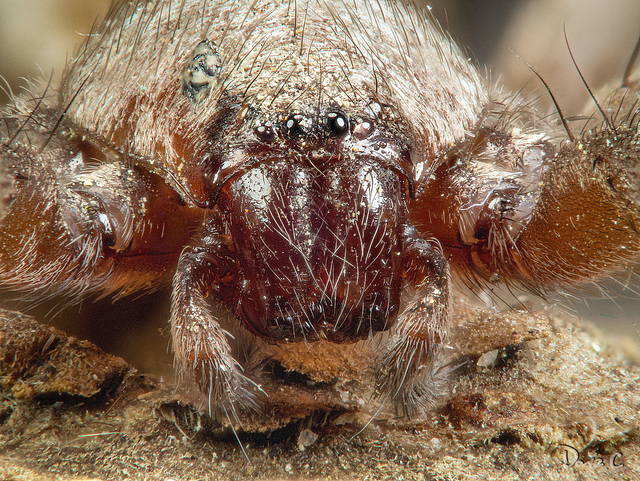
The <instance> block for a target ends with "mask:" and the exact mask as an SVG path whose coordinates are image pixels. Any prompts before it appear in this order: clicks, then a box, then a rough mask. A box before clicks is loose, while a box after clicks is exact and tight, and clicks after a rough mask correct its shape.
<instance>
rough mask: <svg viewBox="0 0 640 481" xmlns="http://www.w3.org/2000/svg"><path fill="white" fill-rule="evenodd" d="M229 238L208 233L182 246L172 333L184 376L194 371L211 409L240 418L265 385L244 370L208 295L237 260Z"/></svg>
mask: <svg viewBox="0 0 640 481" xmlns="http://www.w3.org/2000/svg"><path fill="white" fill-rule="evenodd" d="M224 240H225V238H224V237H223V236H219V235H207V236H205V237H204V238H203V239H202V241H201V243H200V245H198V246H195V247H188V248H187V249H185V250H184V251H183V252H182V255H181V256H180V260H179V262H178V268H177V273H176V275H175V277H174V281H173V297H172V304H171V334H172V340H173V349H174V351H175V363H176V368H177V372H178V374H179V375H180V376H185V375H186V376H191V377H192V378H193V379H195V381H196V383H197V384H198V387H199V388H200V390H201V391H202V392H203V393H204V394H205V396H206V397H207V400H208V409H209V413H210V414H211V415H212V416H214V417H217V418H223V416H224V417H226V418H227V419H228V420H229V422H231V421H232V419H233V420H236V421H237V409H247V408H248V409H253V408H255V407H256V399H255V398H256V395H257V394H258V393H260V392H261V389H260V386H258V385H257V384H256V383H254V382H253V381H251V380H250V379H249V378H247V377H246V376H245V375H244V374H243V373H242V371H243V370H242V367H241V365H240V364H239V363H238V361H236V360H235V359H234V358H233V356H232V354H231V346H230V344H229V338H231V337H232V336H231V334H229V333H228V332H226V331H225V330H224V329H223V328H222V327H221V326H220V324H219V322H218V319H217V318H216V317H215V316H214V315H213V313H212V312H211V309H210V307H209V303H208V301H207V297H208V296H209V295H211V294H213V297H217V296H216V294H217V292H216V291H218V290H219V289H220V285H221V283H222V282H223V280H224V278H225V276H227V275H228V274H229V271H230V267H231V265H232V263H233V259H232V257H231V253H230V250H229V248H228V247H227V245H226V243H225V242H224Z"/></svg>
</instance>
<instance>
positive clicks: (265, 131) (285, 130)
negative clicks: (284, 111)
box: [254, 112, 374, 142]
mask: <svg viewBox="0 0 640 481" xmlns="http://www.w3.org/2000/svg"><path fill="white" fill-rule="evenodd" d="M312 125H313V122H312V121H311V119H310V118H308V117H305V116H304V115H302V114H292V115H290V116H289V117H287V118H286V119H285V120H284V121H282V122H272V121H266V122H262V123H260V124H259V125H258V126H257V127H256V128H255V129H254V132H255V134H256V136H257V137H258V139H260V140H261V141H262V142H270V141H273V140H275V139H276V137H277V135H278V134H280V135H281V136H283V137H289V138H296V137H303V136H305V135H309V134H310V133H312V132H313V128H312ZM318 125H319V126H320V127H321V128H322V129H323V130H324V132H326V133H327V134H328V135H329V137H331V138H334V139H343V138H345V137H347V136H348V135H349V134H351V135H353V136H354V137H356V138H357V139H359V140H362V139H365V138H367V137H369V136H370V135H371V134H372V133H373V130H374V125H373V123H372V122H371V121H369V120H358V121H356V120H350V119H349V117H348V116H347V115H346V114H344V113H342V112H329V113H328V114H327V115H326V116H325V117H324V119H322V120H321V121H320V122H318Z"/></svg>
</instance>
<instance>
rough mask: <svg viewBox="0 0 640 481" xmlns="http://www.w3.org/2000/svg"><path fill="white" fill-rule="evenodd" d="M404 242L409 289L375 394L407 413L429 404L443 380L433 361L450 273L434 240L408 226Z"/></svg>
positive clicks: (442, 333)
mask: <svg viewBox="0 0 640 481" xmlns="http://www.w3.org/2000/svg"><path fill="white" fill-rule="evenodd" d="M406 242H407V244H406V246H407V247H406V249H405V255H404V266H405V267H404V270H405V276H406V277H407V280H408V281H409V284H410V286H411V290H412V294H411V295H410V300H409V302H408V304H407V306H406V307H405V309H404V310H403V311H402V313H401V314H400V315H399V317H398V320H397V322H396V324H395V325H394V327H393V328H392V331H391V336H390V338H389V340H388V342H387V344H386V346H385V347H384V349H383V352H382V355H381V357H380V360H379V367H378V372H377V377H376V394H377V395H378V396H379V397H381V398H383V400H387V399H391V400H392V401H393V402H394V404H395V405H396V409H397V410H399V411H402V413H403V414H404V415H408V416H411V415H415V414H421V413H424V412H426V411H427V410H428V409H429V408H431V407H432V403H433V401H434V399H435V397H436V396H437V395H438V394H439V392H440V391H441V390H442V386H440V385H439V384H440V383H441V381H445V379H439V375H440V374H442V373H441V372H440V373H439V372H438V368H439V362H438V361H439V360H441V350H442V349H443V348H442V345H443V342H444V340H445V338H446V334H447V325H448V323H449V314H450V277H449V267H448V264H447V261H446V259H445V258H444V256H443V254H442V250H441V248H440V245H439V244H438V242H437V241H435V240H432V241H426V240H424V239H421V238H419V237H418V236H417V233H416V232H415V229H413V228H412V227H407V232H406Z"/></svg>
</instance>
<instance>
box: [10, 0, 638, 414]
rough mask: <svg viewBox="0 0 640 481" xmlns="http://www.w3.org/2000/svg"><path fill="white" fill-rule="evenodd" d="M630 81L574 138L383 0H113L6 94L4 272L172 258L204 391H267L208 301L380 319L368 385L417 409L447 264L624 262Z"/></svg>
mask: <svg viewBox="0 0 640 481" xmlns="http://www.w3.org/2000/svg"><path fill="white" fill-rule="evenodd" d="M637 101H638V89H637V84H632V83H631V82H627V83H626V84H625V85H624V86H623V87H621V88H620V89H618V90H616V91H615V92H614V95H613V96H612V98H611V99H610V100H609V101H608V103H607V104H606V105H607V107H608V108H610V109H611V110H609V112H611V113H610V114H609V118H608V119H607V120H606V122H602V123H601V125H600V126H594V128H593V129H592V130H589V131H584V132H583V133H582V134H581V135H580V136H579V137H578V138H576V139H573V138H567V134H566V133H564V130H563V129H562V128H561V127H559V126H558V125H556V124H557V122H555V121H554V120H552V119H548V118H546V117H545V118H540V117H538V116H536V112H535V110H534V109H533V108H532V107H531V104H530V102H527V101H523V100H520V99H519V98H518V97H517V96H504V95H502V94H499V93H497V92H496V91H495V90H494V89H491V88H489V87H488V83H487V81H486V80H485V79H483V78H482V77H481V76H480V75H479V74H478V72H477V71H476V68H475V66H473V65H472V64H471V63H470V62H469V61H468V60H467V59H466V57H464V56H463V55H462V54H461V52H460V51H459V50H458V48H457V47H456V46H455V45H454V44H453V42H452V41H451V39H450V38H449V37H448V36H447V35H446V34H444V33H443V32H442V31H441V30H440V28H439V27H437V26H435V24H434V23H433V21H432V20H431V18H430V17H429V15H428V14H425V13H422V12H420V11H416V10H415V9H414V8H413V7H411V6H403V5H401V4H396V3H388V2H387V1H384V0H383V1H381V2H342V1H330V0H328V1H318V2H315V1H309V2H307V1H304V0H298V1H297V2H291V1H285V0H282V1H276V2H266V1H261V0H258V1H248V0H247V1H241V0H237V1H229V0H209V1H203V0H184V1H182V2H169V1H166V0H149V1H142V0H139V1H136V0H130V1H119V2H116V3H115V4H114V6H113V7H112V10H111V12H110V14H109V15H108V17H107V20H106V21H105V22H103V23H102V24H101V25H99V26H98V27H97V28H96V30H95V32H94V34H93V35H91V36H90V37H89V38H88V40H87V43H86V44H85V45H84V47H83V48H82V50H81V51H80V52H79V54H78V55H77V56H76V58H75V59H74V60H73V62H71V63H70V64H69V66H68V68H67V70H66V72H65V74H64V77H63V81H62V85H61V87H60V88H59V90H56V91H53V90H52V89H47V90H46V91H43V92H41V93H40V94H35V95H31V96H28V95H26V96H22V97H18V98H15V99H14V100H13V103H12V105H11V106H9V107H7V108H6V109H5V110H4V112H3V121H2V122H0V162H1V163H0V283H1V285H2V288H3V289H4V290H6V291H13V292H15V293H18V294H19V295H22V296H23V297H25V298H34V297H37V298H41V297H46V296H83V295H87V294H94V293H103V294H106V293H119V294H128V293H132V292H135V291H138V290H152V289H156V288H157V287H158V286H160V285H163V284H166V283H169V282H171V279H173V297H172V309H171V327H172V334H173V347H174V351H175V356H176V364H177V366H178V368H179V369H180V370H181V372H183V373H186V374H187V375H189V376H191V377H192V378H194V379H195V381H196V382H197V383H198V385H199V387H200V388H201V390H202V391H203V392H204V393H205V394H207V395H208V397H209V400H210V403H211V406H212V409H213V408H215V407H222V408H224V409H226V410H227V409H228V408H235V407H239V406H245V405H251V404H252V402H253V400H254V398H255V397H256V396H260V395H262V394H261V393H260V391H259V388H258V386H257V385H256V384H255V383H254V381H252V380H250V379H249V377H250V376H248V375H247V373H243V370H242V368H241V366H240V364H239V362H238V361H237V360H236V359H234V357H233V356H232V349H231V343H232V342H233V339H231V338H230V337H229V336H228V335H227V333H226V331H225V330H223V329H222V327H221V326H220V324H219V322H218V317H217V316H218V313H220V312H222V311H224V312H230V313H232V315H233V316H234V317H235V318H236V319H237V320H238V321H239V323H240V324H241V326H243V327H244V329H246V330H247V331H249V332H250V333H252V334H254V335H256V336H259V337H261V338H263V339H265V340H266V341H273V342H314V341H315V340H318V339H325V340H329V341H332V342H335V343H345V342H353V341H356V340H359V339H365V338H370V337H372V336H374V335H375V334H376V333H379V332H383V331H390V332H389V336H388V341H387V343H386V345H385V346H384V347H383V348H382V351H381V352H380V353H379V368H378V373H377V379H376V383H377V384H376V386H377V392H378V394H379V395H380V396H381V397H383V398H384V399H387V398H389V399H393V400H394V402H395V403H396V404H397V405H398V406H399V407H400V408H401V409H402V410H403V411H404V412H405V413H408V414H411V413H415V412H420V411H421V410H423V409H425V408H426V407H427V406H428V405H429V402H430V400H431V396H432V393H433V388H432V384H433V383H434V382H435V381H434V374H435V373H434V371H435V370H436V368H434V366H437V365H438V362H437V359H438V356H439V353H440V350H441V346H442V344H443V342H444V340H445V337H446V333H447V322H448V318H449V311H450V290H451V287H450V284H451V281H450V271H452V272H454V273H457V274H460V275H461V276H462V278H463V279H464V280H465V281H466V282H467V283H469V284H470V285H472V286H476V287H478V288H480V286H482V285H483V283H489V282H492V283H502V284H506V285H514V286H518V287H525V288H529V289H532V290H534V291H538V292H541V291H546V290H552V289H555V288H558V287H565V286H578V285H580V284H584V283H587V282H592V281H593V280H597V279H601V278H604V277H607V276H610V275H613V274H615V273H616V272H620V271H624V270H627V269H628V268H629V267H630V266H631V264H634V263H635V262H637V260H638V257H639V252H640V236H639V233H638V228H639V226H640V210H639V204H640V196H639V193H638V190H639V188H640V180H639V176H640V167H639V165H640V164H639V163H638V152H639V147H638V118H637V115H636V114H637V105H636V102H637Z"/></svg>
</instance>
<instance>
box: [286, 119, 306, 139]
mask: <svg viewBox="0 0 640 481" xmlns="http://www.w3.org/2000/svg"><path fill="white" fill-rule="evenodd" d="M303 121H304V116H303V115H301V114H294V115H291V116H290V117H289V118H288V119H287V120H286V121H285V123H284V127H285V129H286V131H287V134H289V136H291V137H297V136H299V135H303V134H304V128H303V126H302V122H303Z"/></svg>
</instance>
